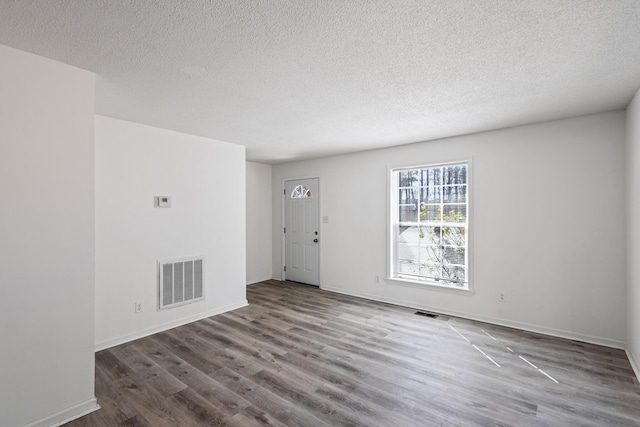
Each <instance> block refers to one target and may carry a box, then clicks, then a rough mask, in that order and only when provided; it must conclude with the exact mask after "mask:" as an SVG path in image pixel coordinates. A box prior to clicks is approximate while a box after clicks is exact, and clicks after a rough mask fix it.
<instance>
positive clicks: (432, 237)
mask: <svg viewBox="0 0 640 427" xmlns="http://www.w3.org/2000/svg"><path fill="white" fill-rule="evenodd" d="M418 237H419V238H420V244H421V245H438V244H440V227H420V230H419V231H418Z"/></svg>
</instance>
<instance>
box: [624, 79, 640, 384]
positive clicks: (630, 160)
mask: <svg viewBox="0 0 640 427" xmlns="http://www.w3.org/2000/svg"><path fill="white" fill-rule="evenodd" d="M627 206H628V210H627V272H628V276H627V354H628V356H629V359H630V360H631V364H632V365H633V369H634V370H635V372H636V376H637V377H638V378H640V365H638V363H640V225H639V224H638V219H640V91H638V92H637V93H636V95H635V97H634V98H633V100H632V101H631V103H630V104H629V107H627Z"/></svg>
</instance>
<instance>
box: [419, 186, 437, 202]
mask: <svg viewBox="0 0 640 427" xmlns="http://www.w3.org/2000/svg"><path fill="white" fill-rule="evenodd" d="M441 189H442V187H420V201H421V202H422V203H440V191H441Z"/></svg>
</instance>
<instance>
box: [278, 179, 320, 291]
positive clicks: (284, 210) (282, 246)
mask: <svg viewBox="0 0 640 427" xmlns="http://www.w3.org/2000/svg"><path fill="white" fill-rule="evenodd" d="M299 179H317V180H318V192H319V193H320V195H321V196H322V179H321V178H320V176H318V175H302V176H293V177H286V178H282V182H280V210H281V212H282V214H281V215H280V236H281V238H280V240H281V244H280V277H281V278H282V280H283V281H285V280H287V275H286V272H285V271H284V265H285V262H286V261H287V256H286V253H285V250H286V241H285V233H284V227H285V224H286V218H285V215H286V213H287V207H286V206H285V202H286V199H285V197H286V194H285V186H286V184H285V183H286V181H296V180H299ZM322 226H323V224H322V197H319V198H318V228H319V230H320V242H319V243H318V282H319V284H318V288H319V289H322V285H323V282H322V239H323V237H322V236H323V232H322V228H323V227H322Z"/></svg>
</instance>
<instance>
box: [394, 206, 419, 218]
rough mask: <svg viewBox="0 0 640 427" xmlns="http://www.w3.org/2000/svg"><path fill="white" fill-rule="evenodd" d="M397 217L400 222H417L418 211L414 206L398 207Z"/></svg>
mask: <svg viewBox="0 0 640 427" xmlns="http://www.w3.org/2000/svg"><path fill="white" fill-rule="evenodd" d="M398 215H399V218H398V219H399V220H400V222H418V209H416V208H415V205H413V206H412V205H407V206H400V207H399V209H398Z"/></svg>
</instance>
